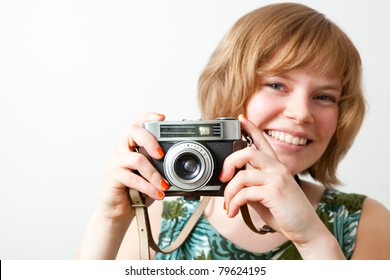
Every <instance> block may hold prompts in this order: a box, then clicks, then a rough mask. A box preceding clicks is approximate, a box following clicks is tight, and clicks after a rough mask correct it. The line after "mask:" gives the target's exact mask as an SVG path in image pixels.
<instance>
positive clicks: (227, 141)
mask: <svg viewBox="0 0 390 280" xmlns="http://www.w3.org/2000/svg"><path fill="white" fill-rule="evenodd" d="M144 127H145V128H146V129H147V130H148V131H149V132H151V133H152V134H153V135H154V136H155V137H156V138H157V140H158V142H159V144H160V146H161V148H162V149H163V150H164V153H165V156H164V158H163V159H161V160H156V159H153V158H151V157H149V156H148V159H149V160H150V161H151V162H152V164H153V166H154V167H155V168H156V169H157V170H158V171H159V173H160V174H161V175H162V176H163V177H164V178H165V179H166V180H167V181H168V182H169V184H170V188H169V189H168V190H167V191H166V192H165V195H166V196H185V197H191V196H192V197H199V196H223V191H224V188H225V184H223V183H222V182H221V181H219V178H218V177H219V174H220V172H221V170H222V166H223V163H224V161H225V159H226V157H228V156H229V155H230V154H232V153H233V152H235V151H237V150H240V149H243V148H244V147H246V143H247V142H246V141H244V140H242V135H241V128H240V122H239V121H238V120H236V119H232V118H218V119H216V120H209V121H204V120H199V121H178V122H171V121H162V122H147V123H145V124H144ZM140 152H142V153H143V154H145V155H146V153H145V151H141V150H140Z"/></svg>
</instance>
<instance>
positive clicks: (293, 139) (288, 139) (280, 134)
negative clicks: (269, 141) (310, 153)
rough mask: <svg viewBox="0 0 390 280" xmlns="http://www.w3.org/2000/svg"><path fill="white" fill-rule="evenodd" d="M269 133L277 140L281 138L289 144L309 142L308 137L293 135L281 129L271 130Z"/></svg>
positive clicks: (296, 144)
mask: <svg viewBox="0 0 390 280" xmlns="http://www.w3.org/2000/svg"><path fill="white" fill-rule="evenodd" d="M268 135H269V136H271V137H272V138H274V139H276V140H279V141H282V142H285V143H288V144H292V145H295V146H303V145H306V143H307V139H306V138H300V137H296V136H292V135H291V134H288V133H285V132H281V131H274V130H269V131H268Z"/></svg>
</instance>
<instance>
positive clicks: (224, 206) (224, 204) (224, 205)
mask: <svg viewBox="0 0 390 280" xmlns="http://www.w3.org/2000/svg"><path fill="white" fill-rule="evenodd" d="M223 210H225V211H227V208H226V202H225V201H224V202H223Z"/></svg>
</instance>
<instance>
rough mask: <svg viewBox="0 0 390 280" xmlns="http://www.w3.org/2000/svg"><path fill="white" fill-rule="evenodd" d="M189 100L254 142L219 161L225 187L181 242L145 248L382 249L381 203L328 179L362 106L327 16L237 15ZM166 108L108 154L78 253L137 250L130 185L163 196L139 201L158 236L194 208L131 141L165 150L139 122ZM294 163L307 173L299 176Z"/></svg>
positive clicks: (245, 255) (352, 52) (245, 254)
mask: <svg viewBox="0 0 390 280" xmlns="http://www.w3.org/2000/svg"><path fill="white" fill-rule="evenodd" d="M199 105H200V109H201V113H202V118H203V119H215V118H217V117H221V116H232V117H236V118H238V119H239V120H240V123H241V128H242V129H243V130H244V131H245V132H246V133H248V134H249V135H250V136H251V138H252V140H253V145H252V146H250V147H247V148H245V149H242V150H239V151H237V152H234V153H233V154H231V155H230V156H229V157H228V158H227V159H226V160H225V162H224V165H223V168H222V172H221V174H220V180H221V181H222V182H228V183H227V186H226V189H225V192H224V196H223V197H213V198H212V200H211V202H210V203H209V205H208V206H207V208H206V210H205V211H204V215H203V216H202V217H201V218H200V220H199V221H198V223H197V225H196V226H195V228H194V229H193V231H192V233H191V234H190V236H189V237H188V239H187V240H186V242H185V243H184V244H183V245H182V246H181V247H180V248H179V249H178V250H176V251H174V252H172V253H170V254H161V253H157V254H153V257H155V258H156V259H300V258H303V259H390V235H389V234H388V232H389V231H390V213H389V211H388V210H387V209H386V208H385V207H383V206H382V205H381V204H380V203H378V202H377V201H375V200H373V199H370V198H366V197H365V196H363V195H358V194H346V193H342V192H340V191H338V190H336V189H335V188H334V187H335V186H337V184H339V181H338V179H337V176H336V169H337V165H338V163H339V162H340V160H341V159H342V158H343V156H344V155H345V154H346V152H347V151H348V149H349V148H350V146H351V144H352V143H353V140H354V139H355V136H356V134H357V132H358V130H359V128H360V126H361V123H362V121H363V118H364V113H365V100H364V97H363V95H362V88H361V61H360V56H359V53H358V51H357V50H356V48H355V47H354V45H353V44H352V42H351V41H350V40H349V38H348V37H347V36H346V34H345V33H344V32H343V31H341V30H340V29H339V28H338V27H337V26H336V25H335V24H334V23H332V22H331V21H330V20H328V19H327V18H326V17H325V16H324V15H322V14H320V13H319V12H317V11H315V10H313V9H311V8H309V7H306V6H304V5H301V4H293V3H288V4H287V3H286V4H273V5H269V6H265V7H263V8H260V9H257V10H255V11H253V12H251V13H249V14H247V15H245V16H243V17H242V18H241V19H240V20H238V22H237V23H236V24H235V25H234V26H233V28H232V29H231V30H230V32H229V33H228V34H227V35H226V36H225V38H224V39H223V40H222V42H221V43H220V45H219V46H218V48H217V49H216V51H215V52H214V53H213V55H212V57H211V59H210V61H209V63H208V65H207V66H206V68H205V69H204V71H203V73H202V75H201V77H200V80H199ZM164 118H165V117H164V115H161V114H157V113H153V112H150V113H146V114H145V115H143V116H140V117H139V118H138V120H136V121H135V122H134V123H133V124H132V125H131V126H130V128H129V129H128V131H127V133H126V134H125V137H124V139H123V141H122V142H121V143H120V145H119V146H118V148H117V151H116V153H115V154H114V155H113V157H112V160H111V163H110V167H109V170H108V172H107V175H106V178H105V180H104V183H103V186H102V189H101V199H100V202H99V204H98V205H97V208H96V210H95V211H94V213H93V216H92V218H91V221H90V224H89V226H88V228H87V231H86V234H85V237H84V239H83V241H82V244H81V246H80V248H79V251H78V257H79V258H93V259H113V258H116V257H117V258H135V259H136V258H139V249H138V236H137V230H136V225H135V223H134V220H135V219H134V210H133V209H132V208H131V205H130V200H129V195H128V190H129V189H130V188H133V189H136V190H138V191H140V192H142V193H144V194H145V195H146V196H148V197H149V198H150V199H149V200H150V202H149V203H151V202H152V201H153V200H163V204H164V213H163V205H162V203H158V202H155V203H153V204H151V205H150V206H149V213H150V217H151V221H152V225H153V227H154V228H153V232H154V233H155V238H157V237H159V244H160V246H161V247H166V246H167V245H169V244H170V243H171V242H172V241H173V240H174V239H175V238H176V237H177V235H178V233H180V231H181V229H182V227H183V225H184V224H185V222H186V221H187V220H188V218H189V216H190V215H191V213H192V212H193V210H194V208H196V206H197V204H198V202H197V201H186V200H185V199H182V198H178V199H176V200H173V201H172V200H164V196H165V195H164V192H165V191H166V190H167V189H168V188H169V184H168V182H167V181H166V180H165V179H164V177H163V176H162V175H161V174H159V173H158V172H157V171H156V169H155V168H154V167H153V165H152V164H151V163H150V162H149V161H148V159H147V158H146V157H145V156H144V155H142V154H140V153H137V152H136V147H140V146H142V147H143V148H145V150H146V151H147V153H148V154H149V155H150V156H151V157H153V158H155V159H162V158H163V157H164V152H163V150H162V149H161V147H160V146H159V144H158V142H157V140H156V138H155V137H154V136H152V134H150V133H149V132H148V131H147V130H145V129H144V128H143V123H144V122H146V121H153V120H154V121H156V120H157V121H163V120H164ZM241 167H245V168H244V169H242V170H241V171H239V172H237V173H236V172H235V171H236V169H237V168H241ZM135 171H137V172H135ZM300 174H308V175H310V176H311V177H312V178H313V179H314V180H315V181H317V183H312V182H309V181H304V180H300V179H299V175H300ZM245 204H248V205H249V208H250V213H251V217H252V220H253V223H254V224H255V225H257V226H258V227H261V226H262V225H264V224H266V225H268V226H269V227H271V228H272V229H273V230H274V231H275V232H272V233H267V234H264V235H261V234H257V233H254V232H253V231H251V230H250V229H249V228H248V227H247V226H246V224H245V223H244V221H243V219H242V217H241V215H238V213H239V209H240V206H242V205H245ZM173 207H174V210H175V211H173ZM173 212H175V213H176V215H168V214H169V213H173ZM158 233H160V234H159V235H158Z"/></svg>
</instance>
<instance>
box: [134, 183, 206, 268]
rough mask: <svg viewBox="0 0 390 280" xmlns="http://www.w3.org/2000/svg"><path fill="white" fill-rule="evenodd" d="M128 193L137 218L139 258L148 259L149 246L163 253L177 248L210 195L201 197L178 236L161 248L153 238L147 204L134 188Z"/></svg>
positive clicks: (189, 231) (195, 221) (198, 216)
mask: <svg viewBox="0 0 390 280" xmlns="http://www.w3.org/2000/svg"><path fill="white" fill-rule="evenodd" d="M129 193H130V199H131V203H132V206H133V207H134V209H135V214H136V218H137V226H138V236H139V245H140V259H141V260H149V259H150V250H149V247H150V248H152V249H153V250H155V251H156V252H161V253H164V254H168V253H170V252H173V251H174V250H176V249H177V248H179V247H180V246H181V245H182V244H183V242H184V241H185V240H186V239H187V237H188V235H189V234H190V233H191V231H192V229H193V228H194V226H195V224H196V223H197V221H198V220H199V218H200V216H201V215H202V214H203V212H204V210H205V209H206V206H207V204H208V203H209V201H210V199H211V197H203V199H202V200H201V202H200V203H199V205H198V207H197V209H196V210H195V211H194V213H192V215H191V217H190V219H189V220H188V221H187V223H186V224H185V226H184V228H183V229H182V231H181V232H180V234H179V235H178V237H177V238H176V239H175V240H174V241H173V242H172V243H171V244H170V245H169V246H168V247H166V248H164V249H161V248H160V247H159V246H158V245H157V244H156V242H155V241H154V239H153V235H152V230H151V227H150V221H149V215H148V211H147V206H146V205H145V203H144V201H143V199H142V197H141V195H140V193H139V192H138V191H137V190H134V189H130V190H129Z"/></svg>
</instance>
